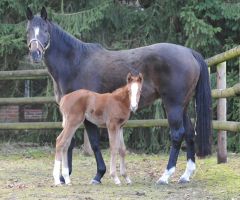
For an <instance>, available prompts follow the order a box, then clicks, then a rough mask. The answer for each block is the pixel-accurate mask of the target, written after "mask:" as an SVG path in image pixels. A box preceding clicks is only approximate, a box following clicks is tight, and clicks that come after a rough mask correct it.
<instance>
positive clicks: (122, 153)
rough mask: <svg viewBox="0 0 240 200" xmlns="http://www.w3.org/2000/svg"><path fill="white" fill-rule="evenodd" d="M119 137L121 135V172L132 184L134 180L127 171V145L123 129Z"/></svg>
mask: <svg viewBox="0 0 240 200" xmlns="http://www.w3.org/2000/svg"><path fill="white" fill-rule="evenodd" d="M119 137H120V148H119V155H120V174H121V175H122V176H123V177H124V178H125V180H126V182H127V184H131V183H132V181H131V179H130V178H129V177H128V175H127V172H126V164H125V156H126V146H125V143H124V138H123V129H122V128H121V129H120V130H119Z"/></svg>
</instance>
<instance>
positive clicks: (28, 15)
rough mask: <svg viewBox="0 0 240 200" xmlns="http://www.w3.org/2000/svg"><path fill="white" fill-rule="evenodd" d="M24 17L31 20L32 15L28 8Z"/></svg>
mask: <svg viewBox="0 0 240 200" xmlns="http://www.w3.org/2000/svg"><path fill="white" fill-rule="evenodd" d="M26 16H27V19H28V20H32V18H33V13H32V11H31V9H30V8H29V7H27V10H26Z"/></svg>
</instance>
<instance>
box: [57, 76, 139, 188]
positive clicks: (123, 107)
mask: <svg viewBox="0 0 240 200" xmlns="http://www.w3.org/2000/svg"><path fill="white" fill-rule="evenodd" d="M142 84H143V76H142V74H141V73H140V74H138V75H137V76H133V75H132V74H131V73H129V74H128V75H127V84H126V85H125V86H124V87H122V88H119V89H117V90H115V91H114V92H112V93H105V94H99V93H95V92H91V91H89V90H84V89H80V90H77V91H74V92H72V93H69V94H67V95H65V96H63V97H62V99H61V101H60V111H61V113H62V116H63V122H62V126H63V130H62V132H61V134H60V135H59V136H58V137H57V140H56V154H55V163H54V169H53V177H54V181H55V185H60V184H61V182H60V175H61V174H60V168H61V163H62V176H63V177H64V179H65V183H66V184H70V183H71V181H70V177H69V169H68V160H67V151H68V147H69V145H70V142H71V139H72V137H73V135H74V133H75V131H76V130H77V128H78V127H79V126H80V125H81V123H83V121H84V119H87V120H88V121H90V122H92V123H94V124H96V125H106V127H107V129H108V136H109V143H110V151H111V161H110V176H111V177H112V178H113V180H114V182H115V184H121V182H120V180H119V178H118V176H117V173H116V156H117V152H119V154H120V174H121V175H122V176H123V177H124V178H125V180H126V182H127V183H128V184H130V183H131V180H130V178H129V177H128V176H127V173H126V167H125V160H124V159H125V154H126V147H125V144H124V139H123V128H122V127H123V125H124V124H125V123H126V122H127V120H128V119H129V116H130V112H131V111H133V112H135V111H136V110H137V108H138V102H139V99H140V95H141V89H142Z"/></svg>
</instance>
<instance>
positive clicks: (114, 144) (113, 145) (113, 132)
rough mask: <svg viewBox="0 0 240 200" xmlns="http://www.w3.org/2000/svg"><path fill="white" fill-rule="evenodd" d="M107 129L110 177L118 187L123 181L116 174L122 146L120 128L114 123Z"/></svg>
mask: <svg viewBox="0 0 240 200" xmlns="http://www.w3.org/2000/svg"><path fill="white" fill-rule="evenodd" d="M107 128H108V137H109V144H110V153H111V158H110V176H111V178H112V179H113V180H114V183H115V184H116V185H120V184H121V181H120V180H119V178H118V176H117V172H116V157H117V153H118V151H119V146H120V137H119V128H117V126H116V125H115V124H113V123H110V124H109V125H107Z"/></svg>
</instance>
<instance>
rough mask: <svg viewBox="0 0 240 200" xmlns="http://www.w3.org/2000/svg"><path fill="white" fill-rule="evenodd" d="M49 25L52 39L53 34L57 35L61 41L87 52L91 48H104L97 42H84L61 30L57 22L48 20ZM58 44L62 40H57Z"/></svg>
mask: <svg viewBox="0 0 240 200" xmlns="http://www.w3.org/2000/svg"><path fill="white" fill-rule="evenodd" d="M48 22H49V25H50V27H51V30H50V32H51V34H52V38H51V40H53V39H54V36H55V35H57V36H59V37H60V39H61V41H63V42H64V43H66V44H68V45H70V46H71V47H72V48H74V49H78V50H80V51H81V52H83V53H84V52H88V51H91V50H98V49H104V48H103V47H102V46H101V45H100V44H99V43H86V42H82V41H81V40H79V39H77V38H76V37H74V36H72V35H71V34H69V33H67V32H66V31H65V30H63V29H62V28H61V27H60V26H58V25H57V24H55V23H53V22H51V21H48ZM58 44H59V45H61V44H62V42H58Z"/></svg>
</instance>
